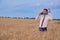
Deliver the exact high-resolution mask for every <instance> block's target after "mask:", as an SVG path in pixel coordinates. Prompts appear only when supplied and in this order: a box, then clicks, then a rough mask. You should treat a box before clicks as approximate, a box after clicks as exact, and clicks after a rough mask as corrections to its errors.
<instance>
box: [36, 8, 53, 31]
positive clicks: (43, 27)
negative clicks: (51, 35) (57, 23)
mask: <svg viewBox="0 0 60 40" xmlns="http://www.w3.org/2000/svg"><path fill="white" fill-rule="evenodd" d="M35 20H39V21H40V25H39V31H41V32H44V31H47V26H48V22H49V21H51V20H53V16H52V14H51V12H50V8H48V9H44V10H43V12H41V13H39V14H38V16H37V17H36V19H35Z"/></svg>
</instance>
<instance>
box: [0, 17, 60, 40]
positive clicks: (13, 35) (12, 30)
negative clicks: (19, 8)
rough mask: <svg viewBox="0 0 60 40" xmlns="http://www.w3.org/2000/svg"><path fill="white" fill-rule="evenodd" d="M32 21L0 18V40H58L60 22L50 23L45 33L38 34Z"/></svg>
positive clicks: (59, 38) (37, 26)
mask: <svg viewBox="0 0 60 40" xmlns="http://www.w3.org/2000/svg"><path fill="white" fill-rule="evenodd" d="M38 28H39V21H35V20H34V19H12V18H0V40H60V21H53V22H52V21H50V22H49V25H48V30H47V32H40V31H39V30H38Z"/></svg>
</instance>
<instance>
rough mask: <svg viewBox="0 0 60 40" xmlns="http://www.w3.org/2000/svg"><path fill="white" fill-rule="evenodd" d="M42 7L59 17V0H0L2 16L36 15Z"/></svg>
mask: <svg viewBox="0 0 60 40" xmlns="http://www.w3.org/2000/svg"><path fill="white" fill-rule="evenodd" d="M44 8H47V9H48V8H50V9H51V13H52V14H53V17H54V19H60V0H0V16H4V17H30V18H31V17H36V16H37V15H38V13H39V12H42V11H43V9H44Z"/></svg>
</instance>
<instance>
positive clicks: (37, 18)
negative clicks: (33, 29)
mask: <svg viewBox="0 0 60 40" xmlns="http://www.w3.org/2000/svg"><path fill="white" fill-rule="evenodd" d="M42 14H43V13H42V12H41V13H39V14H38V15H37V17H36V18H35V20H39V16H40V15H42Z"/></svg>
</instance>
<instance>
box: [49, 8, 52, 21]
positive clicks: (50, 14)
mask: <svg viewBox="0 0 60 40" xmlns="http://www.w3.org/2000/svg"><path fill="white" fill-rule="evenodd" d="M48 13H49V16H50V20H53V15H52V13H51V11H50V8H48Z"/></svg>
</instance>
